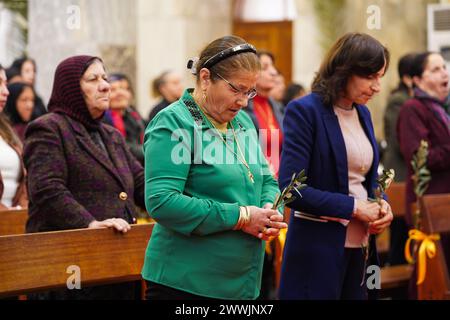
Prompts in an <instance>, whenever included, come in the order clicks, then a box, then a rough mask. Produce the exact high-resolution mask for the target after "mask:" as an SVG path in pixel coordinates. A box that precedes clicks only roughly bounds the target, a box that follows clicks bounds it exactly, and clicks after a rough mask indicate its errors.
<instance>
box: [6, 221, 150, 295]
mask: <svg viewBox="0 0 450 320" xmlns="http://www.w3.org/2000/svg"><path fill="white" fill-rule="evenodd" d="M153 226H154V224H143V225H133V226H132V228H131V230H130V231H129V232H128V233H126V234H121V233H119V232H116V231H114V230H112V229H82V230H68V231H58V232H47V233H34V234H22V235H10V236H0V297H6V296H14V295H19V294H27V293H31V292H37V291H42V290H48V289H58V288H66V285H67V281H68V278H69V277H70V276H71V275H72V273H70V269H68V268H69V267H70V266H78V267H79V268H80V271H81V287H85V286H89V285H101V284H106V283H116V282H122V281H132V280H140V279H141V268H142V265H143V261H144V256H145V250H146V248H147V243H148V240H149V239H150V236H151V233H152V230H153ZM68 271H69V273H68ZM72 272H73V271H72Z"/></svg>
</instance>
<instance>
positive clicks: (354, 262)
mask: <svg viewBox="0 0 450 320" xmlns="http://www.w3.org/2000/svg"><path fill="white" fill-rule="evenodd" d="M364 267H365V265H364V254H363V250H362V249H360V248H355V249H353V248H345V250H344V265H343V267H342V274H341V294H340V299H341V300H367V299H368V296H367V285H366V281H365V278H366V277H365V275H366V270H365V268H364ZM363 277H364V281H363ZM361 282H362V285H361Z"/></svg>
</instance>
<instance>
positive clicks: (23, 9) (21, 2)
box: [0, 0, 28, 19]
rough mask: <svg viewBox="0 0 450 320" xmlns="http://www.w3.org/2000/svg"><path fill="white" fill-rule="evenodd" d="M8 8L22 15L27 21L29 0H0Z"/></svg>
mask: <svg viewBox="0 0 450 320" xmlns="http://www.w3.org/2000/svg"><path fill="white" fill-rule="evenodd" d="M0 3H3V4H4V5H5V7H6V8H8V9H10V10H12V11H15V12H18V13H20V14H21V15H22V16H23V17H24V18H25V19H27V17H28V0H0Z"/></svg>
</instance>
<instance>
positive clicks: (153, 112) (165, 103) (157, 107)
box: [148, 98, 170, 123]
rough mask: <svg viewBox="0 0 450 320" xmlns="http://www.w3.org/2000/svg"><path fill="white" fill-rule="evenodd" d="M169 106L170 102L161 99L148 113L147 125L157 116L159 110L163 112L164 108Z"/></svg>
mask: <svg viewBox="0 0 450 320" xmlns="http://www.w3.org/2000/svg"><path fill="white" fill-rule="evenodd" d="M169 105H170V102H169V101H167V100H166V99H164V98H163V99H162V100H161V101H160V102H159V103H158V104H157V105H155V106H154V107H153V108H152V110H151V111H150V113H149V115H148V123H150V121H152V119H153V118H154V117H155V116H156V115H157V114H158V112H160V111H161V110H163V109H164V108H166V107H168V106H169Z"/></svg>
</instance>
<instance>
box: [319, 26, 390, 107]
mask: <svg viewBox="0 0 450 320" xmlns="http://www.w3.org/2000/svg"><path fill="white" fill-rule="evenodd" d="M389 58H390V55H389V51H388V49H387V48H386V47H385V46H383V45H382V44H381V43H380V42H379V41H378V40H376V39H375V38H373V37H371V36H369V35H368V34H364V33H347V34H345V35H344V36H342V37H341V38H340V39H339V40H337V41H336V43H335V44H334V45H333V46H332V47H331V49H330V51H329V52H328V53H327V55H326V56H325V59H324V60H323V61H322V64H321V66H320V69H319V72H318V73H317V74H316V77H315V78H314V81H313V84H312V87H311V90H312V92H314V93H317V94H319V95H320V96H321V97H322V101H323V103H324V104H325V105H332V104H333V103H335V102H336V101H337V100H338V99H339V97H340V95H341V94H342V92H343V91H344V90H345V89H346V87H347V82H348V80H349V78H350V77H351V76H352V75H357V76H361V77H367V76H370V75H372V74H375V73H377V72H378V71H380V70H381V68H383V66H384V64H385V63H386V69H385V72H386V71H387V69H388V67H389Z"/></svg>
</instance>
